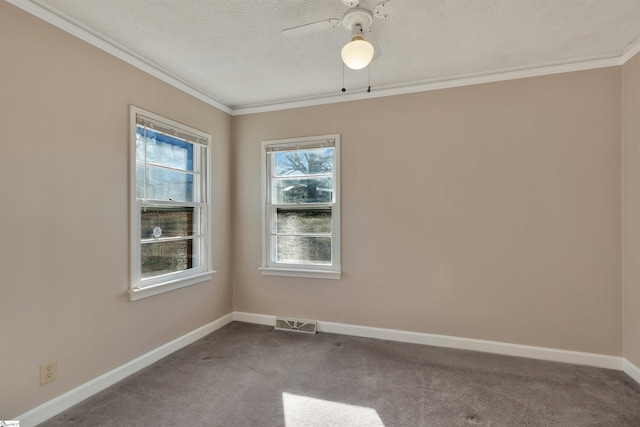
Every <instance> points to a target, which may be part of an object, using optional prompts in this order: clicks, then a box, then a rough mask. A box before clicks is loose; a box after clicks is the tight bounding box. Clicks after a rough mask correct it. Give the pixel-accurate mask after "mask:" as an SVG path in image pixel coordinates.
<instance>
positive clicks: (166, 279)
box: [129, 105, 215, 301]
mask: <svg viewBox="0 0 640 427" xmlns="http://www.w3.org/2000/svg"><path fill="white" fill-rule="evenodd" d="M142 116H144V117H145V118H146V119H149V120H150V122H151V123H155V124H156V125H158V126H159V127H160V128H161V129H160V130H158V129H154V131H155V132H158V131H164V132H165V133H167V134H168V135H170V136H174V137H178V138H180V139H185V138H184V137H185V136H188V138H189V139H196V138H197V139H198V142H199V143H193V144H192V145H193V146H194V169H195V170H196V171H197V173H194V176H197V177H198V179H194V186H195V187H196V189H195V190H194V195H195V197H196V200H194V201H193V202H174V201H170V200H151V199H149V200H146V199H141V198H138V197H137V195H136V181H137V180H136V177H137V174H136V165H137V163H138V162H137V160H136V127H137V123H138V120H137V119H138V117H142ZM129 127H130V141H129V149H130V153H129V159H130V175H129V176H130V189H129V192H130V209H131V210H130V215H129V223H130V226H129V230H130V242H131V247H130V252H129V254H130V258H129V262H130V287H129V297H130V299H131V301H135V300H138V299H141V298H146V297H150V296H153V295H157V294H161V293H164V292H168V291H172V290H175V289H180V288H183V287H186V286H191V285H195V284H196V283H201V282H205V281H208V280H211V279H212V277H213V274H214V273H215V270H213V268H212V266H211V256H210V254H211V252H210V247H211V185H210V183H209V182H208V180H209V179H210V178H209V173H210V170H211V135H209V134H206V133H204V132H202V131H199V130H197V129H194V128H192V127H189V126H186V125H183V124H181V123H178V122H175V121H173V120H170V119H167V118H166V117H162V116H160V115H158V114H155V113H152V112H150V111H146V110H143V109H141V108H138V107H136V106H133V105H131V106H130V125H129ZM181 137H182V138H181ZM185 141H187V140H186V139H185ZM187 142H190V141H187ZM202 199H205V200H202ZM145 204H147V205H148V206H150V207H194V208H198V210H197V211H196V212H198V214H196V213H195V212H194V221H199V231H200V235H201V237H198V238H197V239H195V238H194V241H197V242H198V244H194V245H193V252H194V254H193V258H194V259H197V264H198V265H197V266H196V267H193V268H189V269H188V270H183V271H176V272H172V273H167V274H162V275H158V276H154V277H149V278H142V273H141V246H142V244H143V243H142V239H141V227H142V226H141V215H140V211H141V209H142V208H143V206H145ZM147 240H148V239H147Z"/></svg>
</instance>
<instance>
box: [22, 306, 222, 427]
mask: <svg viewBox="0 0 640 427" xmlns="http://www.w3.org/2000/svg"><path fill="white" fill-rule="evenodd" d="M232 321H233V314H232V313H229V314H227V315H225V316H223V317H221V318H219V319H217V320H214V321H213V322H211V323H208V324H206V325H204V326H202V327H200V328H198V329H195V330H193V331H191V332H189V333H187V334H185V335H183V336H181V337H179V338H176V339H175V340H173V341H171V342H168V343H166V344H164V345H162V346H160V347H158V348H156V349H155V350H152V351H150V352H148V353H146V354H143V355H142V356H140V357H138V358H136V359H134V360H132V361H130V362H128V363H125V364H124V365H122V366H119V367H117V368H115V369H113V370H111V371H109V372H107V373H106V374H103V375H100V376H99V377H97V378H94V379H93V380H91V381H89V382H86V383H84V384H82V385H80V386H78V387H76V388H74V389H73V390H70V391H68V392H66V393H64V394H62V395H60V396H58V397H56V398H54V399H52V400H50V401H48V402H45V403H43V404H42V405H40V406H38V407H36V408H34V409H32V410H30V411H28V412H25V413H24V414H22V415H20V416H18V417H16V419H18V420H20V427H32V426H35V425H37V424H39V423H41V422H43V421H46V420H48V419H49V418H51V417H53V416H55V415H58V414H59V413H61V412H62V411H64V410H66V409H68V408H70V407H71V406H73V405H75V404H77V403H80V402H82V401H83V400H85V399H87V398H88V397H90V396H92V395H94V394H96V393H98V392H100V391H102V390H104V389H105V388H107V387H109V386H111V385H113V384H115V383H117V382H118V381H120V380H123V379H124V378H126V377H128V376H129V375H131V374H133V373H135V372H137V371H139V370H141V369H142V368H146V367H147V366H149V365H151V364H152V363H155V362H157V361H158V360H160V359H162V358H163V357H166V356H168V355H170V354H171V353H173V352H175V351H177V350H180V349H181V348H182V347H185V346H187V345H189V344H191V343H193V342H195V341H197V340H199V339H200V338H203V337H205V336H207V335H209V334H210V333H211V332H213V331H215V330H217V329H220V328H221V327H223V326H224V325H226V324H228V323H231V322H232Z"/></svg>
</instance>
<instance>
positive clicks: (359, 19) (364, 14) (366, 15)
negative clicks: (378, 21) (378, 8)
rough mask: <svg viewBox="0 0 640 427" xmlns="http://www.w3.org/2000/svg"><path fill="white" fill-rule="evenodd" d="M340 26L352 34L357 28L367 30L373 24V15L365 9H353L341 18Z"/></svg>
mask: <svg viewBox="0 0 640 427" xmlns="http://www.w3.org/2000/svg"><path fill="white" fill-rule="evenodd" d="M341 22H342V26H343V27H344V28H346V29H347V30H349V31H351V32H353V31H354V30H355V29H356V28H357V27H360V28H361V29H363V30H364V29H367V28H369V27H370V26H371V23H372V22H373V14H372V13H371V12H370V11H368V10H367V9H361V8H359V7H354V8H353V9H349V10H347V11H346V12H345V14H344V16H343V17H342V21H341Z"/></svg>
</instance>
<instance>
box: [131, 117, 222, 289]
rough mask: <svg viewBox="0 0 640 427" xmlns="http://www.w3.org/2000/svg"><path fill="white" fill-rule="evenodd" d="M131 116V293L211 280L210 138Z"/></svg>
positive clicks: (155, 119)
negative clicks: (209, 258)
mask: <svg viewBox="0 0 640 427" xmlns="http://www.w3.org/2000/svg"><path fill="white" fill-rule="evenodd" d="M131 114H132V122H133V127H134V130H133V132H132V133H133V134H132V139H133V140H134V141H135V143H133V141H132V151H133V152H132V163H133V164H132V173H133V174H134V175H135V176H134V177H133V178H132V190H131V191H132V210H131V212H132V213H131V231H132V234H131V235H132V238H131V248H132V249H131V291H130V293H131V297H132V299H137V298H139V297H143V296H149V295H152V294H156V293H159V292H164V291H166V290H172V289H176V288H178V287H182V286H186V285H189V284H193V283H197V282H199V281H204V280H208V279H209V278H210V274H211V273H212V272H211V271H210V267H209V261H208V247H209V244H208V241H209V239H210V236H209V232H208V229H209V227H208V224H209V223H210V220H209V192H208V185H207V171H208V162H209V157H208V146H209V141H210V136H209V135H206V134H203V133H201V132H199V131H197V130H195V129H191V128H188V127H186V126H184V125H180V124H178V123H176V122H173V121H171V120H168V119H165V118H162V117H160V116H157V115H155V114H153V113H149V112H146V111H144V110H141V109H139V108H136V107H132V108H131ZM207 275H208V276H207ZM194 278H197V280H193V279H194ZM163 288H164V289H163Z"/></svg>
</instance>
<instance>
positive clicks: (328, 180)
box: [261, 135, 341, 279]
mask: <svg viewBox="0 0 640 427" xmlns="http://www.w3.org/2000/svg"><path fill="white" fill-rule="evenodd" d="M339 154H340V135H324V136H317V137H308V138H295V139H285V140H278V141H264V142H263V143H262V155H263V167H264V170H263V191H262V193H263V263H262V268H261V270H262V274H268V275H279V276H297V277H316V278H325V279H339V278H340V274H341V272H340V162H339V159H340V155H339Z"/></svg>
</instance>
